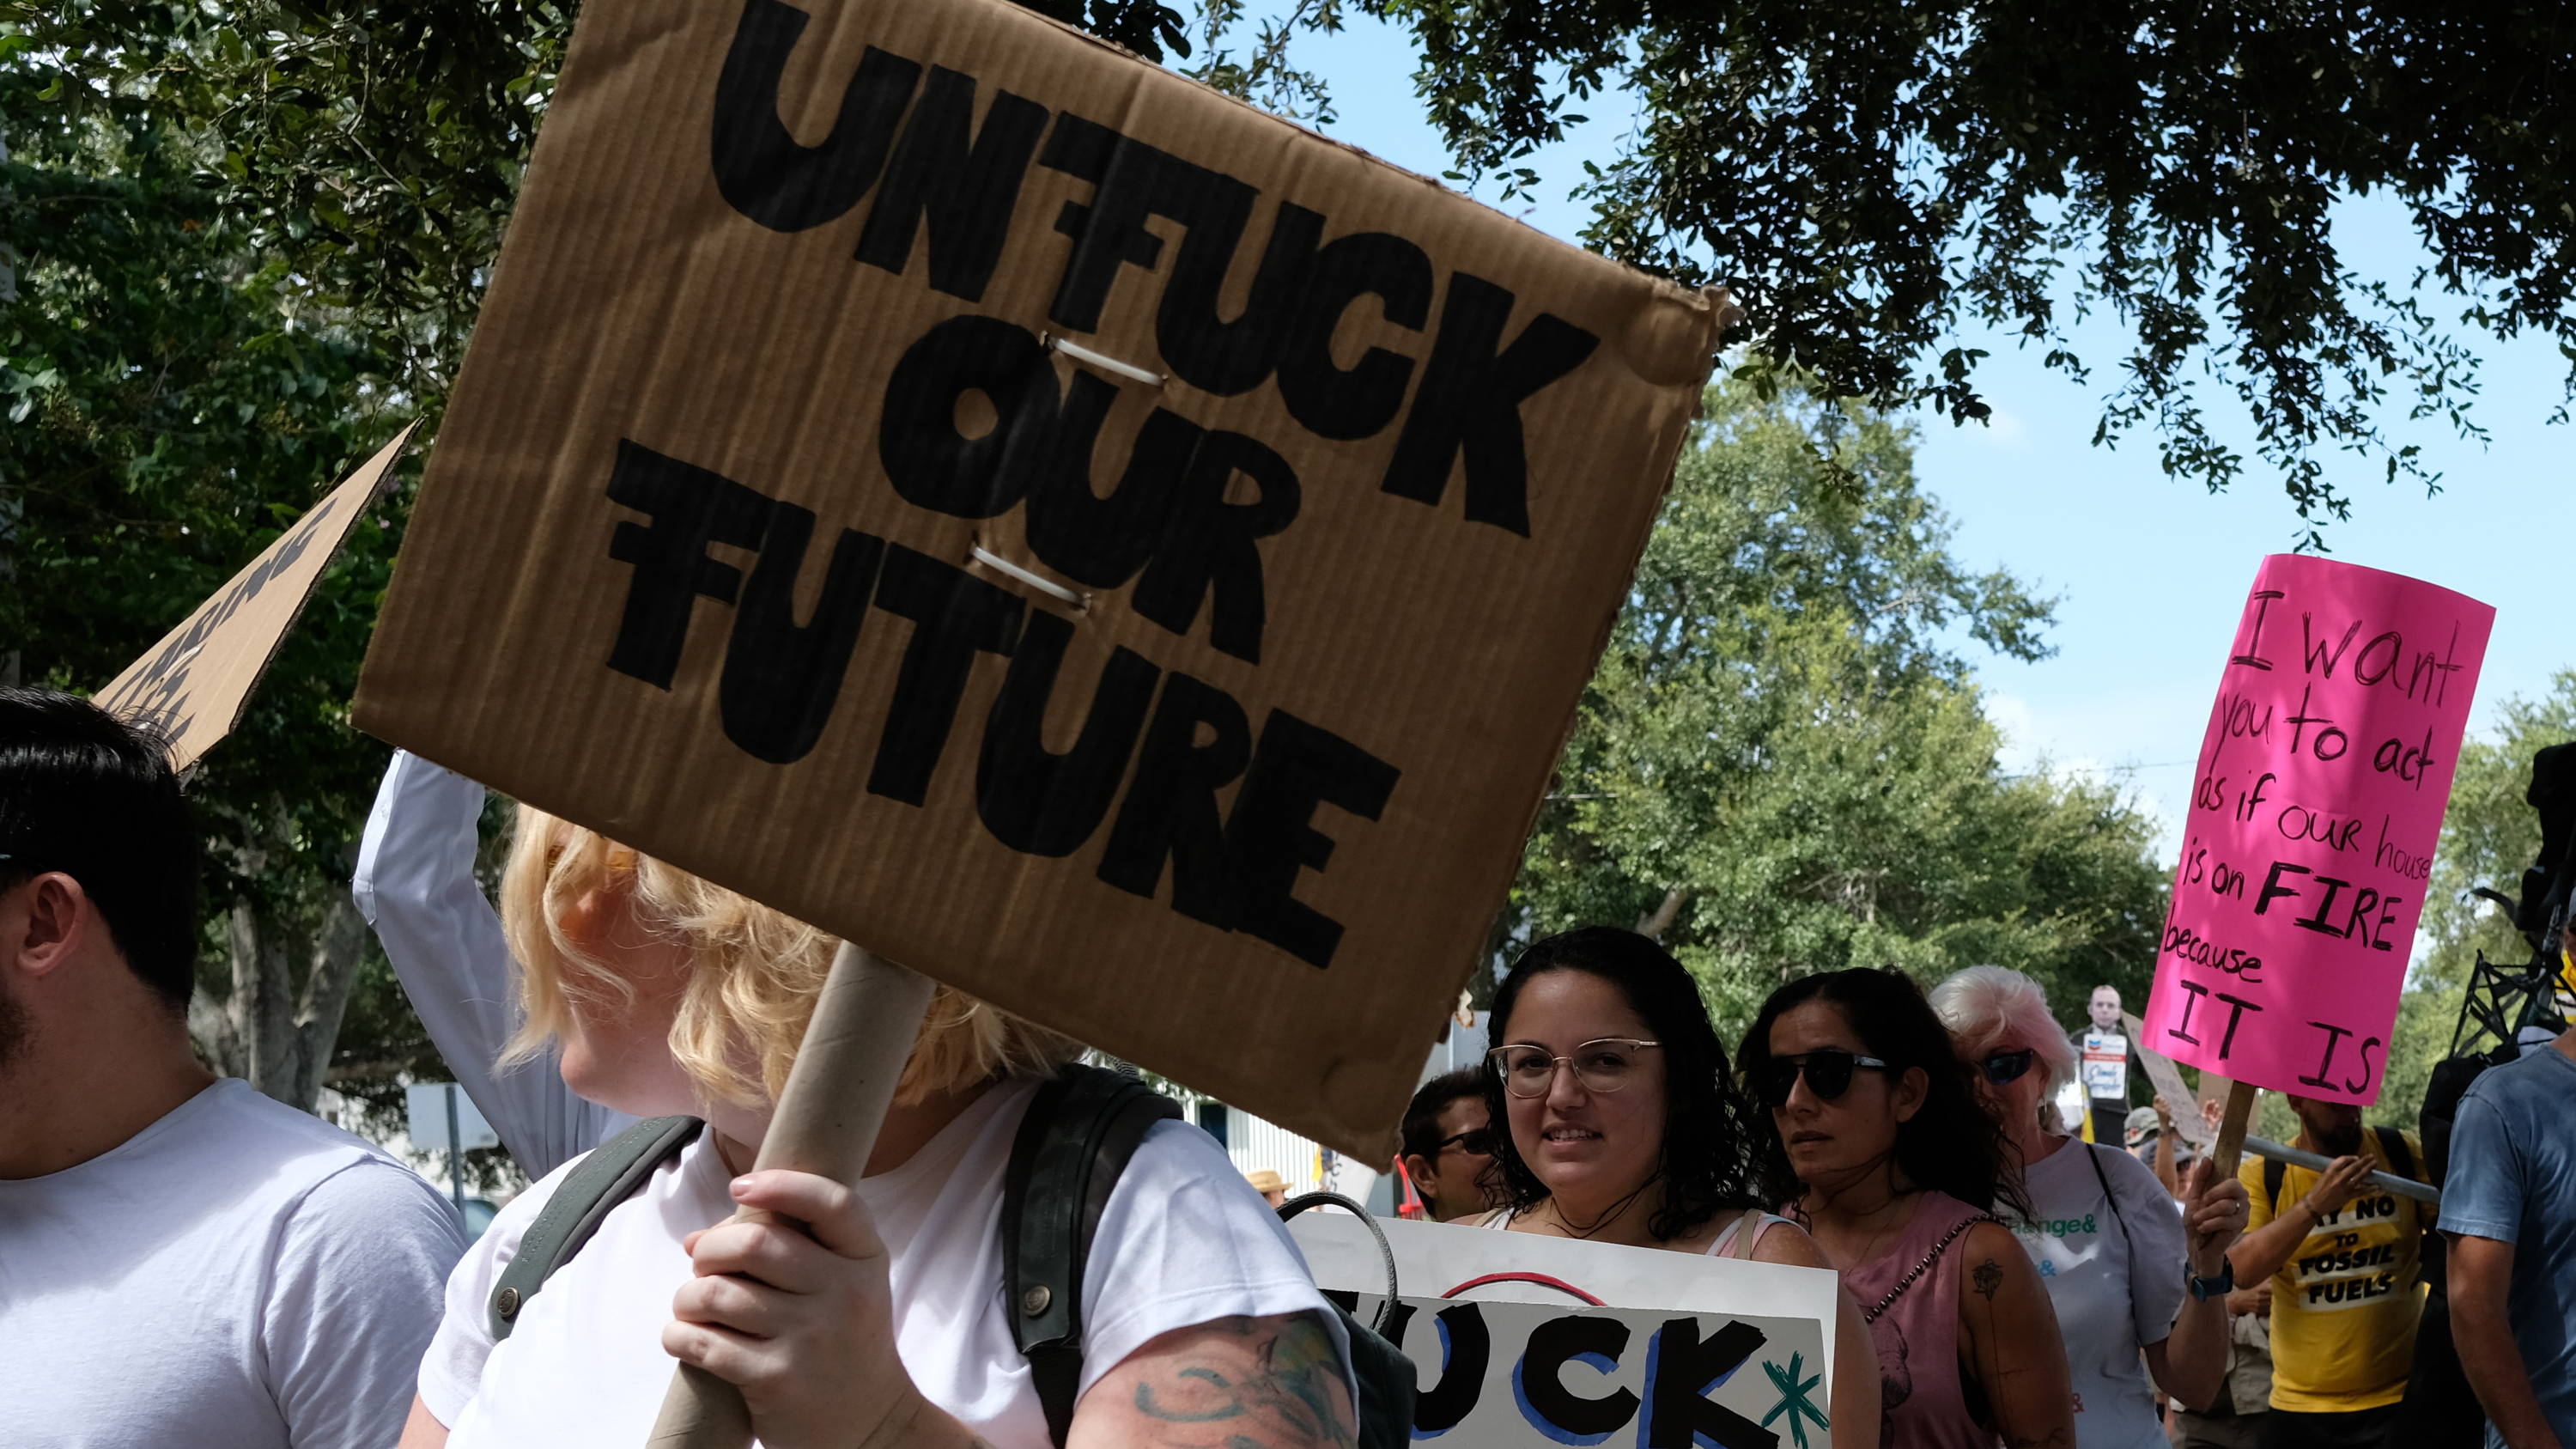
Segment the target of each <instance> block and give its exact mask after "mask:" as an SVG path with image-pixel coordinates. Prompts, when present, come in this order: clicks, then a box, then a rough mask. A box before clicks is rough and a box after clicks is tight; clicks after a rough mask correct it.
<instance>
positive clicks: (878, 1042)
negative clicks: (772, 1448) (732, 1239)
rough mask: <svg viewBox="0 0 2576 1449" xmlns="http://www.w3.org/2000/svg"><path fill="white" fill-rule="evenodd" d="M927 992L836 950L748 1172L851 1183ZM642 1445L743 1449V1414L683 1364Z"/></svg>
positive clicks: (737, 1397)
mask: <svg viewBox="0 0 2576 1449" xmlns="http://www.w3.org/2000/svg"><path fill="white" fill-rule="evenodd" d="M934 989H935V987H934V983H933V982H932V981H931V980H930V978H929V977H927V976H921V975H917V974H915V973H913V972H911V971H907V970H905V969H904V968H903V967H901V966H897V965H895V964H894V963H892V962H890V961H880V960H878V959H877V958H876V957H874V956H872V955H870V954H868V953H867V952H865V951H862V950H860V949H859V948H858V947H856V946H853V945H851V944H849V943H848V942H846V941H844V942H842V943H841V949H840V952H839V954H837V955H835V956H834V957H833V958H832V974H831V975H830V976H829V977H827V978H825V980H824V982H823V994H822V996H821V997H820V998H819V999H818V1000H816V1001H815V1003H814V1020H813V1022H812V1023H811V1024H810V1025H808V1026H807V1027H806V1028H805V1042H804V1045H803V1046H801V1047H799V1048H798V1049H797V1052H796V1065H795V1067H794V1068H793V1069H791V1070H790V1071H789V1072H788V1074H787V1088H786V1090H785V1091H783V1092H780V1093H779V1094H778V1110H777V1111H776V1112H775V1113H773V1114H772V1115H771V1117H770V1119H769V1134H768V1135H767V1136H766V1137H763V1138H762V1139H761V1143H760V1155H759V1157H758V1158H757V1159H756V1160H755V1161H754V1163H753V1166H754V1167H755V1168H772V1167H778V1168H787V1169H789V1170H791V1171H795V1172H810V1173H814V1174H816V1175H817V1176H821V1177H828V1178H830V1179H832V1180H833V1181H834V1182H839V1183H845V1184H853V1183H856V1182H857V1181H858V1180H859V1176H860V1174H861V1173H862V1172H863V1171H865V1170H866V1168H867V1163H868V1154H870V1153H871V1152H873V1151H875V1150H876V1143H877V1129H878V1128H879V1127H880V1126H882V1125H884V1122H885V1114H886V1107H887V1105H888V1104H890V1103H891V1102H893V1100H894V1086H895V1082H896V1081H897V1080H899V1079H900V1078H901V1077H902V1076H903V1068H904V1063H905V1062H907V1061H909V1060H910V1059H911V1057H912V1043H913V1038H915V1037H916V1036H918V1035H919V1034H920V1032H921V1018H922V1015H923V1013H925V1012H927V1011H928V1010H929V1009H930V993H931V992H932V991H933V990H934ZM771 1216H772V1215H771V1214H769V1213H765V1212H755V1211H752V1210H750V1209H747V1208H746V1209H744V1210H743V1211H741V1212H738V1213H735V1214H734V1218H735V1219H736V1220H737V1221H739V1220H744V1219H768V1218H770V1217H771ZM645 1443H646V1445H647V1449H745V1446H747V1445H749V1444H750V1443H751V1411H750V1410H749V1409H747V1408H745V1407H744V1406H743V1402H742V1395H741V1394H740V1393H738V1392H737V1391H736V1390H735V1389H734V1386H733V1385H731V1384H729V1383H726V1382H725V1381H724V1380H722V1379H720V1378H717V1377H716V1376H715V1375H713V1374H711V1373H708V1372H707V1371H705V1370H704V1369H700V1368H694V1367H691V1366H689V1365H687V1364H682V1365H680V1366H679V1369H678V1371H677V1372H676V1373H674V1374H673V1375H672V1377H671V1389H670V1392H669V1393H668V1394H666V1395H664V1396H663V1399H662V1417H661V1418H660V1419H659V1420H657V1421H656V1422H655V1423H654V1425H653V1436H652V1437H651V1438H650V1439H648V1440H646V1441H645Z"/></svg>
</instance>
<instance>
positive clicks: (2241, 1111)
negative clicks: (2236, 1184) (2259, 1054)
mask: <svg viewBox="0 0 2576 1449" xmlns="http://www.w3.org/2000/svg"><path fill="white" fill-rule="evenodd" d="M2254 1092H2255V1087H2254V1084H2253V1083H2252V1082H2230V1083H2228V1084H2227V1114H2226V1115H2225V1116H2224V1117H2221V1118H2220V1119H2219V1121H2218V1141H2217V1143H2216V1144H2215V1145H2213V1146H2212V1147H2211V1148H2210V1149H2209V1164H2210V1170H2211V1173H2212V1177H2213V1180H2215V1181H2220V1182H2224V1181H2225V1180H2227V1179H2228V1178H2231V1177H2234V1176H2235V1175H2236V1164H2237V1163H2239V1162H2241V1161H2243V1160H2244V1157H2245V1128H2246V1125H2247V1124H2248V1123H2249V1122H2250V1121H2251V1120H2252V1118H2253V1116H2254Z"/></svg>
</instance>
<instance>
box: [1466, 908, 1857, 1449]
mask: <svg viewBox="0 0 2576 1449" xmlns="http://www.w3.org/2000/svg"><path fill="white" fill-rule="evenodd" d="M1490 1030H1491V1031H1492V1040H1493V1041H1494V1042H1495V1043H1496V1045H1495V1047H1494V1048H1493V1050H1492V1051H1490V1052H1488V1053H1487V1054H1486V1066H1485V1103H1486V1108H1487V1111H1488V1113H1489V1117H1490V1120H1492V1121H1494V1122H1499V1123H1503V1124H1506V1125H1507V1126H1508V1128H1509V1129H1510V1130H1509V1131H1507V1132H1503V1133H1497V1134H1495V1140H1494V1174H1495V1178H1494V1181H1495V1182H1496V1183H1497V1184H1498V1186H1499V1187H1500V1189H1501V1194H1502V1201H1503V1204H1504V1205H1503V1206H1502V1207H1501V1208H1499V1209H1497V1210H1496V1211H1495V1212H1493V1213H1492V1214H1490V1215H1488V1216H1487V1217H1486V1218H1485V1219H1484V1220H1483V1223H1482V1226H1485V1227H1489V1228H1499V1229H1503V1230H1506V1231H1509V1232H1516V1233H1544V1234H1549V1235H1552V1236H1555V1237H1563V1238H1581V1239H1586V1240H1588V1241H1592V1242H1599V1243H1619V1244H1624V1245H1627V1246H1630V1247H1639V1248H1664V1249H1668V1250H1670V1251H1673V1252H1677V1253H1705V1254H1709V1255H1711V1256H1720V1255H1723V1256H1730V1257H1736V1258H1751V1259H1755V1260H1757V1261H1761V1262H1767V1263H1787V1264H1792V1265H1794V1266H1797V1267H1801V1268H1830V1267H1832V1266H1833V1264H1832V1263H1831V1262H1830V1261H1828V1260H1827V1258H1826V1256H1825V1255H1824V1253H1822V1252H1821V1251H1819V1250H1818V1248H1817V1246H1816V1244H1815V1242H1814V1241H1813V1240H1811V1239H1810V1238H1809V1237H1808V1236H1807V1234H1806V1233H1805V1232H1804V1231H1803V1230H1801V1229H1800V1228H1799V1227H1798V1226H1797V1224H1795V1223H1792V1222H1790V1221H1788V1220H1787V1219H1785V1218H1779V1217H1773V1216H1771V1215H1770V1214H1767V1213H1765V1212H1763V1211H1762V1210H1761V1209H1762V1206H1763V1205H1764V1204H1765V1203H1773V1202H1778V1201H1781V1200H1782V1199H1783V1198H1784V1197H1785V1196H1786V1195H1787V1191H1788V1190H1792V1189H1794V1188H1795V1186H1796V1183H1795V1180H1794V1179H1792V1178H1791V1177H1789V1175H1788V1173H1787V1172H1786V1170H1785V1169H1784V1168H1783V1167H1781V1166H1780V1165H1778V1164H1777V1163H1775V1162H1773V1161H1771V1160H1770V1159H1769V1158H1767V1157H1764V1156H1761V1155H1758V1154H1757V1153H1756V1151H1755V1150H1754V1146H1755V1136H1756V1133H1757V1131H1758V1124H1757V1122H1756V1120H1755V1118H1754V1116H1753V1114H1752V1112H1751V1111H1750V1109H1749V1108H1748V1107H1747V1106H1746V1105H1745V1103H1744V1101H1743V1099H1742V1098H1741V1097H1739V1096H1738V1095H1737V1094H1736V1091H1735V1088H1734V1086H1733V1084H1732V1082H1731V1081H1730V1080H1729V1074H1728V1071H1727V1064H1726V1048H1725V1047H1724V1046H1723V1045H1722V1044H1720V1043H1719V1041H1718V1039H1717V1032H1716V1031H1715V1029H1713V1028H1712V1027H1711V1026H1710V1025H1709V1021H1708V1010H1707V1008H1706V1007H1705V1006H1704V1005H1702V1004H1701V1001H1700V997H1699V988H1698V986H1697V985H1696V984H1695V983H1694V982H1693V981H1692V980H1691V976H1690V973H1689V972H1688V971H1685V970H1683V969H1682V965H1681V963H1680V962H1678V961H1675V960H1674V959H1673V958H1672V957H1671V956H1670V955H1667V954H1666V953H1665V951H1664V949H1663V948H1662V947H1660V946H1658V945H1656V944H1655V943H1654V942H1652V941H1650V940H1648V939H1646V938H1645V937H1643V936H1640V935H1637V934H1635V933H1634V932H1630V931H1622V930H1617V929H1614V928H1611V927H1607V926H1594V927H1589V928H1587V929H1584V930H1580V931H1568V932H1566V933H1565V934H1563V935H1559V936H1550V937H1548V938H1547V939H1546V940H1544V941H1541V942H1539V943H1538V944H1537V945H1535V946H1532V947H1530V948H1529V950H1528V951H1527V952H1526V953H1524V954H1523V955H1522V957H1521V959H1520V960H1519V962H1518V963H1516V964H1515V965H1514V966H1513V968H1512V972H1511V975H1510V976H1508V977H1506V978H1505V979H1504V981H1503V986H1502V990H1501V991H1499V992H1497V993H1496V994H1495V996H1494V1010H1493V1016H1492V1018H1491V1021H1490ZM1838 1297H1839V1298H1840V1299H1841V1302H1842V1321H1841V1323H1840V1324H1839V1325H1837V1328H1838V1332H1839V1337H1838V1340H1837V1352H1836V1355H1835V1357H1836V1360H1837V1362H1839V1363H1843V1364H1853V1365H1859V1364H1867V1363H1869V1362H1870V1361H1871V1360H1870V1353H1869V1340H1868V1336H1867V1330H1866V1328H1865V1327H1864V1325H1863V1323H1862V1319H1861V1316H1860V1310H1859V1308H1858V1306H1857V1305H1855V1304H1854V1303H1852V1301H1851V1297H1850V1295H1849V1294H1847V1293H1846V1294H1839V1295H1838ZM1877 1388H1878V1385H1877V1383H1876V1382H1875V1380H1874V1379H1873V1377H1872V1376H1871V1375H1870V1374H1868V1373H1865V1372H1863V1373H1850V1372H1845V1373H1838V1374H1836V1375H1835V1377H1834V1385H1833V1395H1832V1400H1831V1402H1830V1404H1829V1405H1828V1407H1827V1412H1828V1413H1829V1414H1830V1415H1831V1417H1832V1420H1833V1425H1834V1428H1833V1441H1834V1444H1835V1445H1836V1449H1855V1446H1856V1449H1869V1446H1870V1445H1872V1444H1873V1443H1874V1442H1875V1441H1876V1436H1875V1434H1874V1433H1873V1432H1871V1431H1872V1430H1874V1428H1875V1427H1876V1424H1877V1420H1878V1417H1879V1415H1878V1403H1877V1399H1878V1395H1877ZM1845 1426H1854V1427H1851V1428H1846V1427H1845Z"/></svg>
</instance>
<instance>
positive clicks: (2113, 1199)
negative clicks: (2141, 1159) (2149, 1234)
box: [2075, 1142, 2138, 1253]
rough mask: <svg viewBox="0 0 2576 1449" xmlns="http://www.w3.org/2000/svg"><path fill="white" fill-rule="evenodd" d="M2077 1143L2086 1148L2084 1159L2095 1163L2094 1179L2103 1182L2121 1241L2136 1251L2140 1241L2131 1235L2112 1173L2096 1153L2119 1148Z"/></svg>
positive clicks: (2106, 1198)
mask: <svg viewBox="0 0 2576 1449" xmlns="http://www.w3.org/2000/svg"><path fill="white" fill-rule="evenodd" d="M2075 1145H2076V1146H2078V1147H2081V1148H2083V1149H2084V1160H2085V1161H2087V1162H2090V1163H2092V1164H2093V1180H2094V1181H2095V1182H2098V1183H2100V1184H2102V1202H2103V1205H2104V1206H2106V1207H2108V1208H2110V1210H2111V1221H2113V1222H2115V1223H2118V1224H2119V1225H2120V1241H2121V1242H2122V1243H2124V1244H2126V1245H2127V1246H2128V1249H2129V1251H2130V1252H2132V1253H2135V1252H2136V1251H2137V1250H2138V1241H2137V1239H2135V1238H2132V1237H2130V1236H2129V1215H2128V1214H2127V1213H2124V1212H2122V1211H2120V1195H2119V1194H2118V1193H2116V1192H2113V1191H2112V1190H2111V1174H2109V1173H2107V1172H2104V1171H2103V1170H2102V1159H2101V1158H2100V1157H2098V1156H2096V1155H2095V1154H2097V1153H2103V1152H2112V1151H2116V1150H2117V1149H2115V1148H2109V1147H2104V1146H2102V1145H2101V1144H2099V1143H2095V1142H2078V1143H2076V1144H2075Z"/></svg>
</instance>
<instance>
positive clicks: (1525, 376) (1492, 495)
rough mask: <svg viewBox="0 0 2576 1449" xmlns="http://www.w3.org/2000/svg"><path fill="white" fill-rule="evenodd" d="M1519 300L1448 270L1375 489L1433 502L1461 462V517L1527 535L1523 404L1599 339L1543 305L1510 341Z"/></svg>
mask: <svg viewBox="0 0 2576 1449" xmlns="http://www.w3.org/2000/svg"><path fill="white" fill-rule="evenodd" d="M1515 300H1516V299H1515V298H1514V297H1513V295H1512V294H1511V293H1510V292H1508V291H1506V290H1504V289H1503V288H1501V287H1498V286H1496V285H1494V284H1493V283H1491V282H1488V281H1486V280H1485V279H1484V278H1482V277H1478V276H1472V275H1470V274H1468V273H1466V272H1451V273H1450V274H1449V297H1448V300H1447V301H1446V302H1445V303H1443V304H1442V306H1441V310H1440V334H1439V336H1438V337H1437V338H1436V339H1434V341H1433V342H1432V344H1431V361H1430V363H1429V364H1428V365H1427V366H1426V367H1425V368H1424V369H1423V373H1422V385H1421V386H1420V387H1419V388H1417V389H1415V391H1414V395H1413V411H1412V412H1410V413H1409V414H1407V415H1406V417H1405V419H1404V431H1403V433H1401V434H1400V435H1398V437H1397V438H1396V443H1395V456H1394V458H1393V459H1392V460H1390V461H1389V462H1388V464H1387V468H1386V478H1385V481H1383V482H1382V483H1380V484H1379V485H1378V486H1379V487H1380V488H1382V489H1384V490H1385V491H1386V492H1389V493H1392V494H1395V495H1396V496H1397V497H1399V498H1411V499H1413V500H1415V501H1416V502H1420V503H1429V504H1434V505H1436V504H1438V503H1439V502H1440V499H1441V497H1442V496H1443V495H1444V494H1446V493H1447V492H1448V491H1449V475H1450V472H1451V470H1452V467H1453V465H1459V464H1462V463H1463V471H1464V472H1465V474H1466V480H1467V505H1466V509H1467V521H1468V522H1470V523H1490V524H1492V525H1494V526H1495V527H1497V528H1502V529H1508V530H1510V531H1511V532H1513V533H1517V534H1519V535H1520V536H1522V537H1523V538H1527V537H1529V531H1530V521H1529V452H1528V449H1527V446H1526V445H1525V443H1524V441H1523V438H1522V434H1521V404H1522V403H1524V402H1526V401H1528V400H1529V398H1530V397H1531V396H1532V395H1533V394H1535V393H1537V392H1538V391H1539V390H1540V389H1542V388H1544V387H1546V386H1547V385H1548V384H1550V383H1552V382H1554V381H1556V380H1557V379H1558V378H1561V377H1563V376H1565V375H1566V374H1567V373H1569V372H1572V371H1573V370H1574V369H1576V368H1577V367H1580V366H1582V365H1583V361H1584V359H1585V358H1588V357H1590V356H1591V355H1592V350H1593V349H1594V348H1595V347H1598V346H1599V345H1600V344H1601V339H1600V338H1598V337H1595V336H1593V335H1592V334H1591V333H1589V332H1586V331H1584V330H1583V329H1582V328H1580V327H1577V326H1575V325H1574V324H1573V323H1571V322H1568V321H1566V320H1565V319H1564V318H1562V317H1558V316H1556V315H1555V314H1554V313H1550V312H1541V313H1539V314H1538V315H1537V316H1536V317H1533V318H1531V319H1530V321H1529V325H1528V326H1526V327H1524V328H1522V329H1521V335H1520V336H1518V337H1516V338H1514V339H1513V340H1512V343H1511V345H1510V346H1509V347H1505V346H1503V327H1504V324H1506V323H1508V322H1509V321H1510V320H1511V315H1512V304H1513V302H1514V301H1515Z"/></svg>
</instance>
